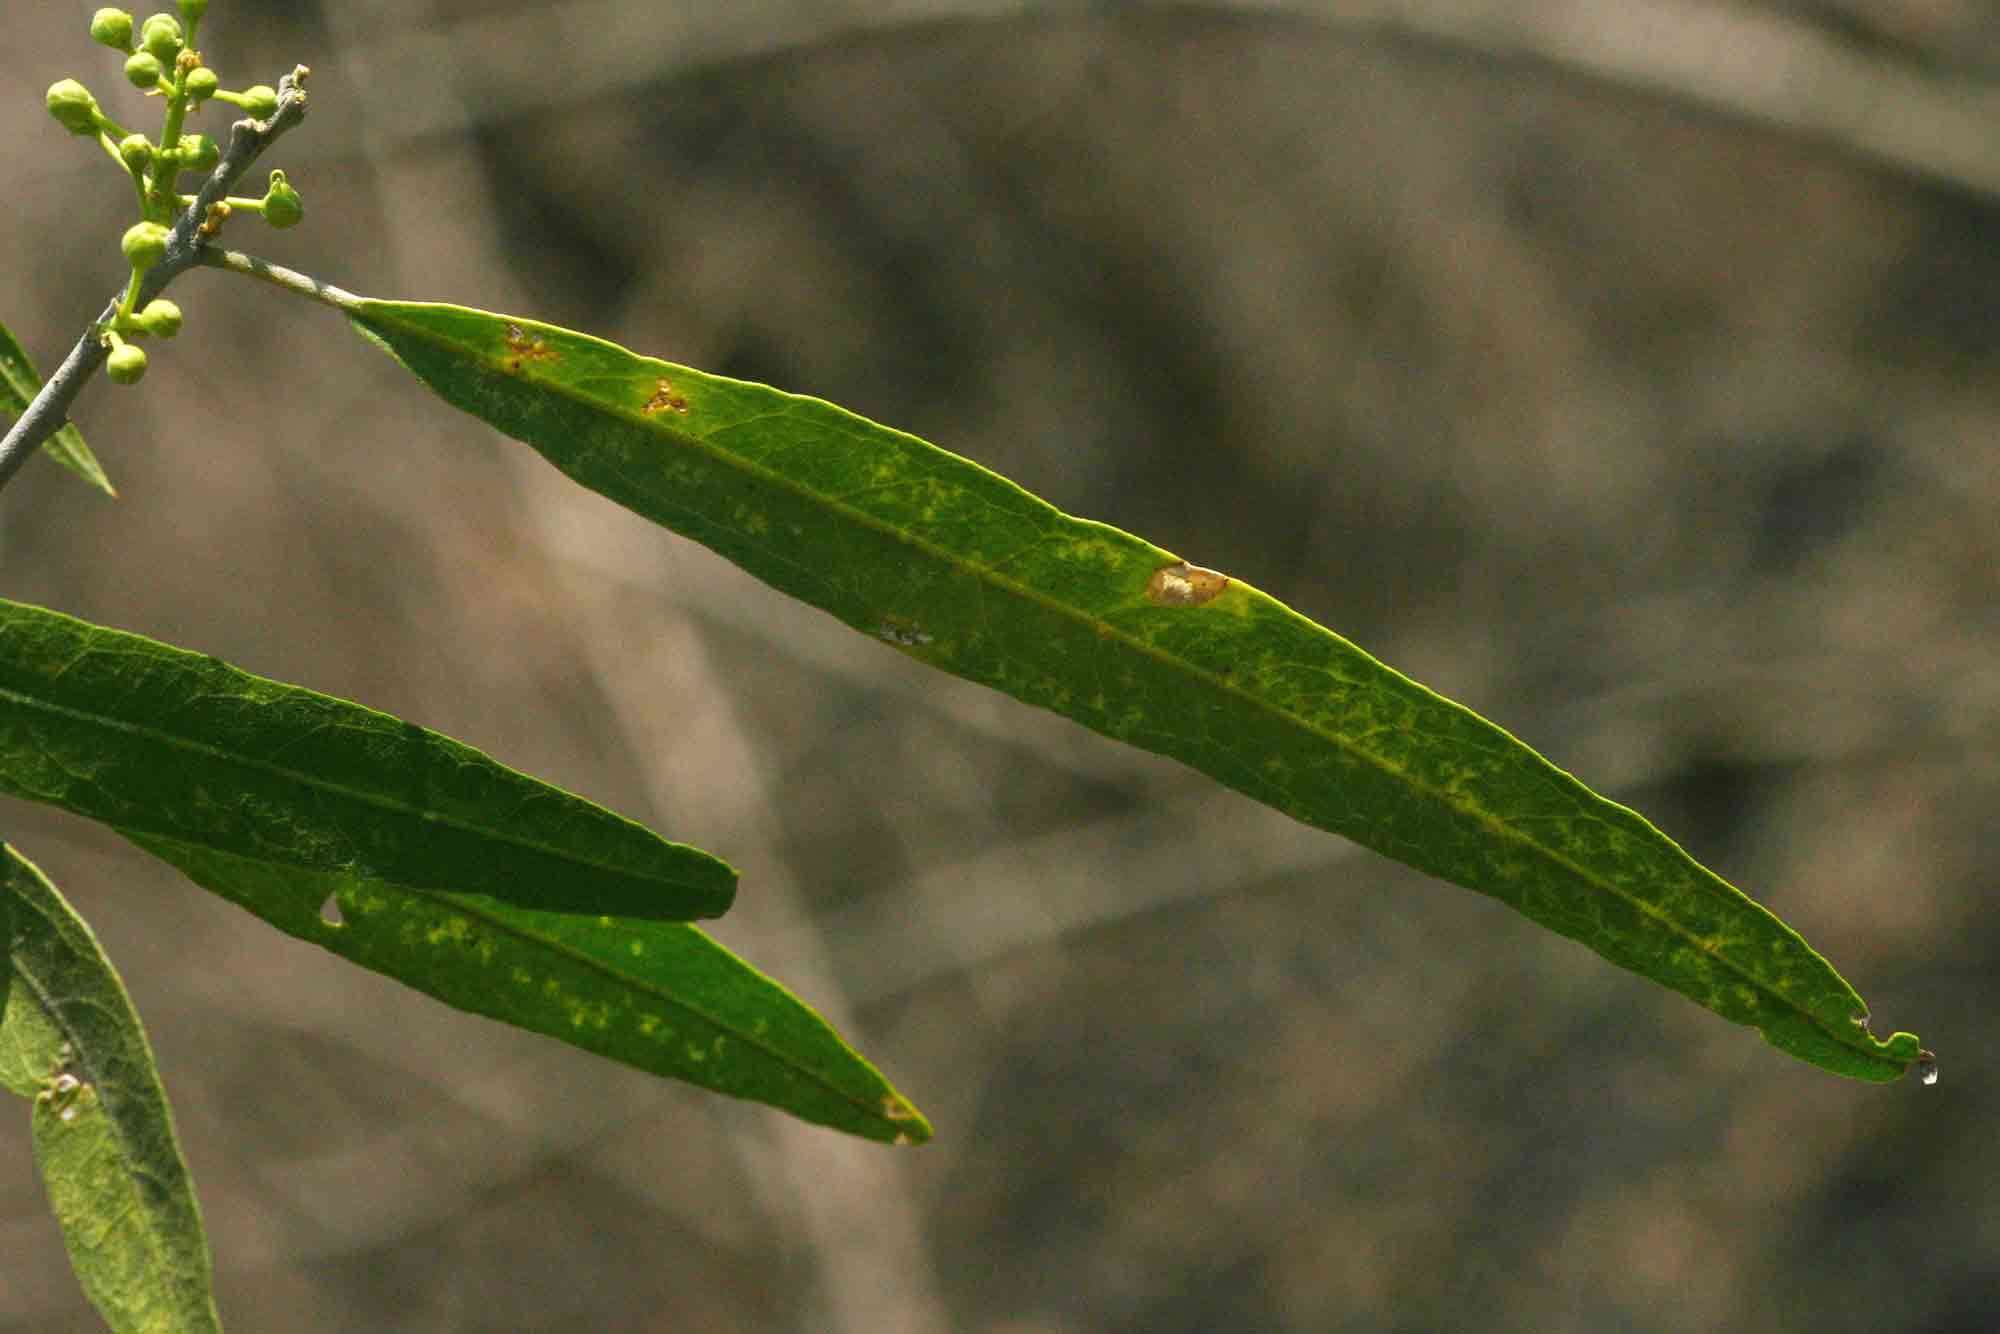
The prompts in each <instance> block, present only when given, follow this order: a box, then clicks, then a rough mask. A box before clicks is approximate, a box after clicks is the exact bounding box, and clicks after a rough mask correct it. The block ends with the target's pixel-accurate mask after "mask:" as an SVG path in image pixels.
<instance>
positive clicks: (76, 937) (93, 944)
mask: <svg viewBox="0 0 2000 1334" xmlns="http://www.w3.org/2000/svg"><path fill="white" fill-rule="evenodd" d="M0 941H4V942H5V944H6V948H7V957H6V959H5V960H4V963H5V965H6V967H5V970H4V972H0V1084H4V1085H5V1086H6V1087H7V1088H8V1089H10V1090H11V1091H13V1092H15V1093H18V1094H20V1095H21V1096H22V1097H25V1098H28V1099H30V1100H31V1101H32V1103H33V1110H32V1113H31V1118H32V1119H31V1129H32V1135H33V1139H34V1145H35V1162H36V1165H37V1166H38V1167H39V1168H40V1170H41V1174H42V1184H43V1186H44V1187H45V1188H46V1189H47V1190H48V1194H49V1204H50V1206H51V1207H52V1208H53V1210H54V1212H55V1216H56V1221H57V1222H58V1223H60V1224H61V1225H62V1233H63V1240H64V1241H65V1242H66V1243H67V1244H68V1247H69V1255H70V1264H71V1266H72V1267H74V1269H75V1270H76V1275H77V1278H78V1280H79V1281H80V1282H81V1283H82V1284H83V1290H84V1292H85V1293H86V1294H87V1295H88V1296H89V1298H90V1300H91V1302H92V1303H93V1304H94V1305H95V1306H96V1307H97V1309H98V1312H99V1313H100V1314H102V1315H103V1317H104V1319H105V1322H106V1323H107V1324H108V1325H110V1326H111V1328H112V1329H113V1330H116V1331H119V1332H120V1334H124V1331H128V1330H130V1331H140V1330H144V1331H148V1334H183V1332H184V1331H200V1330H218V1329H220V1328H221V1324H220V1322H218V1321H217V1319H216V1314H215V1297H214V1294H213V1292H212V1290H211V1287H210V1278H211V1271H210V1265H209V1255H208V1239H207V1238H206V1236H204V1235H203V1233H202V1227H201V1210H200V1208H199V1207H198V1206H197V1205H196V1204H195V1198H194V1186H193V1183H192V1182H191V1181H190V1180H189V1179H188V1171H187V1164H186V1163H185V1162H184V1161H182V1159H181V1151H180V1145H179V1144H178V1143H177V1142H176V1141H175V1139H174V1119H173V1114H172V1113H171V1112H170V1111H169V1110H168V1108H167V1095H166V1092H165V1090H164V1089H162V1088H161V1087H160V1076H159V1073H158V1071H157V1070H156V1069H155V1068H154V1066H153V1052H152V1048H151V1047H149V1046H148V1045H147V1043H146V1033H145V1030H144V1029H143V1028H141V1027H140V1025H139V1016H138V1013H137V1012H136V1011H134V1010H133V1008H132V1000H131V997H129V996H127V995H126V994H125V986H124V984H123V983H122V982H120V981H119V979H118V974H117V973H116V972H115V971H114V970H113V969H112V967H111V962H110V960H108V959H106V958H105V957H104V952H103V951H102V950H101V949H99V948H98V944H97V938H96V936H94V935H93V934H92V933H91V930H90V928H89V927H88V926H87V925H85V924H84V921H83V919H82V918H80V917H78V916H77V915H76V913H75V912H74V911H73V910H72V909H71V908H70V906H69V904H68V903H66V902H64V901H63V897H62V895H61V894H59V893H58V892H57V891H56V887H55V886H54V885H52V884H50V883H49V882H48V880H47V879H46V878H45V877H44V876H43V875H42V873H41V872H40V871H39V870H37V869H36V868H35V867H34V865H33V864H32V863H30V862H29V861H28V860H27V859H26V858H24V857H22V856H21V855H20V853H18V852H16V851H15V850H14V849H13V848H11V847H7V848H4V849H0Z"/></svg>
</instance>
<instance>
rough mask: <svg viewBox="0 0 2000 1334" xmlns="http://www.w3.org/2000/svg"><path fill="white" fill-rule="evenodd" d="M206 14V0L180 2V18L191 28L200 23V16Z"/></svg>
mask: <svg viewBox="0 0 2000 1334" xmlns="http://www.w3.org/2000/svg"><path fill="white" fill-rule="evenodd" d="M207 12H208V0H181V17H182V18H183V19H185V20H187V25H188V26H189V27H190V28H192V27H193V26H194V25H195V24H197V23H199V22H201V16H202V15H203V14H206V13H207Z"/></svg>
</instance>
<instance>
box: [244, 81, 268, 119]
mask: <svg viewBox="0 0 2000 1334" xmlns="http://www.w3.org/2000/svg"><path fill="white" fill-rule="evenodd" d="M236 105H238V106H240V107H242V108H243V110H244V112H245V113H246V114H248V115H251V116H255V117H256V118H257V119H258V120H269V119H270V118H271V114H272V113H273V112H275V111H276V110H277V109H278V90H277V89H275V88H273V87H272V86H271V85H270V84H268V83H260V84H256V85H253V86H252V87H249V88H245V89H244V90H243V96H242V98H241V99H240V100H239V101H238V102H237V103H236Z"/></svg>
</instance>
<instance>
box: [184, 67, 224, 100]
mask: <svg viewBox="0 0 2000 1334" xmlns="http://www.w3.org/2000/svg"><path fill="white" fill-rule="evenodd" d="M221 85H222V80H220V79H218V78H216V77H215V71H214V70H212V69H210V68H209V67H208V66H206V65H197V66H195V67H194V68H193V69H191V70H189V71H188V76H187V94H188V96H189V97H191V98H193V99H194V100H195V101H197V102H206V101H207V100H208V99H209V98H211V97H214V96H215V90H216V89H217V88H219V87H220V86H221Z"/></svg>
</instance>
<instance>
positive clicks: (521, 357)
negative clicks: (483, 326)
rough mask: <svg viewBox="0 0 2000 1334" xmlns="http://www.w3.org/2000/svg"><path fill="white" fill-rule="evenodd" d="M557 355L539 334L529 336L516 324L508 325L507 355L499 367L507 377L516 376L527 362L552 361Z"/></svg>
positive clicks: (529, 334)
mask: <svg viewBox="0 0 2000 1334" xmlns="http://www.w3.org/2000/svg"><path fill="white" fill-rule="evenodd" d="M558 355H559V354H558V353H557V352H556V350H555V349H554V348H552V347H550V346H549V344H548V340H547V339H545V338H543V337H542V336H541V335H540V334H531V333H529V332H528V331H527V330H526V329H523V328H522V327H521V326H520V325H518V324H510V325H508V326H507V355H506V356H505V357H504V358H502V359H501V362H500V365H501V366H502V367H503V368H505V370H506V372H507V373H508V374H509V375H518V374H520V373H521V367H522V366H524V365H526V364H527V363H528V362H531V361H554V360H555V359H556V357H557V356H558Z"/></svg>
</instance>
